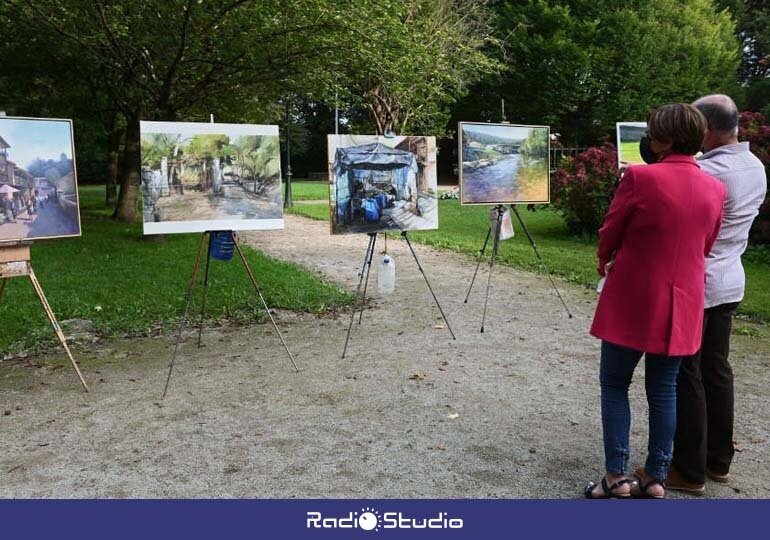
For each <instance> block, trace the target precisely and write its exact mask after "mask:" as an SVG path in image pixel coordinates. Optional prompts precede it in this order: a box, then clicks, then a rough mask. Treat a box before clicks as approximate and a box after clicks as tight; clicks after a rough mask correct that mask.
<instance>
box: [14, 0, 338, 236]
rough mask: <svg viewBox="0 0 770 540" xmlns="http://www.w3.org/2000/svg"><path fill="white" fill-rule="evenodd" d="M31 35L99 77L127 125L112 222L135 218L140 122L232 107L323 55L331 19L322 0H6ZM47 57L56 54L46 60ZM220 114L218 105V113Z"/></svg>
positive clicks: (271, 92) (267, 91) (272, 90)
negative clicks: (51, 38) (42, 35)
mask: <svg viewBox="0 0 770 540" xmlns="http://www.w3.org/2000/svg"><path fill="white" fill-rule="evenodd" d="M6 3H7V4H9V5H11V6H12V7H13V9H15V10H16V13H17V18H18V24H20V25H25V28H26V29H27V31H29V32H30V33H34V32H46V31H47V32H50V33H52V34H54V35H56V36H58V39H59V41H60V42H61V46H60V47H59V48H58V50H51V51H49V55H50V56H51V57H53V56H55V55H57V54H60V53H61V52H62V51H64V52H66V51H69V53H70V55H71V56H75V55H78V56H79V57H80V59H81V62H80V64H79V65H80V66H86V67H84V69H89V70H90V71H91V72H92V73H99V74H100V76H101V77H102V80H103V81H104V91H105V92H106V93H107V95H108V96H109V99H110V101H111V102H112V103H114V104H115V106H116V108H117V109H118V110H119V111H120V112H121V114H122V116H123V117H124V118H125V121H126V134H125V150H124V161H123V169H124V174H123V176H122V179H121V190H120V195H119V199H118V203H117V208H116V217H117V219H119V220H124V221H131V220H136V219H138V217H139V214H138V199H139V196H138V195H139V182H140V174H139V173H140V170H139V166H140V158H139V149H140V143H139V121H140V120H141V119H163V120H176V119H177V118H179V117H180V116H185V115H187V114H191V113H193V112H195V111H200V110H209V111H211V110H217V109H216V107H218V106H220V105H221V106H223V109H224V110H232V109H233V108H235V107H236V105H235V103H236V101H237V100H239V99H243V100H244V103H246V104H247V105H246V107H248V106H249V102H248V100H249V99H253V96H254V95H255V94H261V97H262V100H261V101H262V102H266V101H270V100H271V98H273V99H274V96H277V95H278V94H279V85H280V83H281V81H282V79H285V78H286V77H288V76H289V75H290V74H293V73H296V72H297V71H302V68H301V65H302V64H303V62H305V61H307V60H308V59H310V58H320V57H321V56H322V55H323V54H324V52H325V47H326V46H328V43H319V41H318V40H317V39H316V37H317V36H321V35H323V29H324V28H325V27H326V26H328V25H330V24H332V23H333V19H332V20H329V19H327V18H325V17H321V16H319V15H322V14H323V13H324V11H323V10H324V9H326V7H327V4H330V3H331V2H327V1H316V2H314V1H311V0H259V1H257V0H208V1H206V2H200V1H197V0H147V1H143V2H136V1H129V0H117V1H113V2H105V1H103V0H94V1H91V0H66V1H65V0H6ZM49 61H53V58H49ZM217 112H218V111H217Z"/></svg>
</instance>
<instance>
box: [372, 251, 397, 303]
mask: <svg viewBox="0 0 770 540" xmlns="http://www.w3.org/2000/svg"><path fill="white" fill-rule="evenodd" d="M377 288H378V289H379V291H380V294H391V293H392V292H393V291H394V290H395V288H396V261H394V260H393V258H392V257H391V256H390V255H387V254H386V255H385V256H384V257H383V258H382V260H381V261H380V265H379V267H378V268H377Z"/></svg>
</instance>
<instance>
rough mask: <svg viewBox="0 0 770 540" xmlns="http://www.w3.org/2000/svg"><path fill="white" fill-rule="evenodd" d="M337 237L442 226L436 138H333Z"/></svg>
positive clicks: (333, 205)
mask: <svg viewBox="0 0 770 540" xmlns="http://www.w3.org/2000/svg"><path fill="white" fill-rule="evenodd" d="M328 142H329V183H330V185H331V186H330V190H329V196H330V203H331V205H330V211H331V230H332V233H333V234H344V233H373V232H386V231H410V230H426V229H436V228H438V200H437V183H438V181H437V176H436V138H435V137H406V136H401V137H378V136H376V135H329V139H328Z"/></svg>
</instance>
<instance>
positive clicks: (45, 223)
mask: <svg viewBox="0 0 770 540" xmlns="http://www.w3.org/2000/svg"><path fill="white" fill-rule="evenodd" d="M70 236H80V209H79V201H78V189H77V167H76V165H75V146H74V139H73V134H72V121H71V120H62V119H56V118H18V117H11V116H0V243H14V242H20V241H24V240H41V239H45V238H62V237H70Z"/></svg>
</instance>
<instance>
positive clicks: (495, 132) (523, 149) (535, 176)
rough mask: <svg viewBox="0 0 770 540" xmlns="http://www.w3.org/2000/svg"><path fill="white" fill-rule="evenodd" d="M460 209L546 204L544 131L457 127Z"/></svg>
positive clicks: (468, 124)
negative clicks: (492, 205) (485, 205)
mask: <svg viewBox="0 0 770 540" xmlns="http://www.w3.org/2000/svg"><path fill="white" fill-rule="evenodd" d="M457 131H458V139H459V141H458V142H459V145H460V148H459V154H460V167H459V170H460V203H461V204H519V203H522V204H533V203H548V202H550V152H549V143H550V128H549V127H548V126H523V125H515V124H488V123H480V122H479V123H476V122H460V124H459V126H458V130H457Z"/></svg>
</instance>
